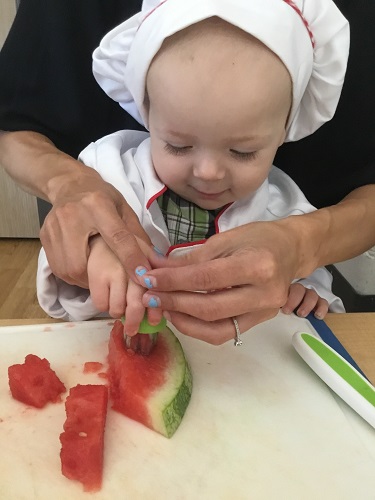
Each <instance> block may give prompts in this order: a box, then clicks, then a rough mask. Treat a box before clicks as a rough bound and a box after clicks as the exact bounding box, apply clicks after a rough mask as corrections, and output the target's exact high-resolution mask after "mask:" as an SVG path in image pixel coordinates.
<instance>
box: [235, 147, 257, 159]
mask: <svg viewBox="0 0 375 500" xmlns="http://www.w3.org/2000/svg"><path fill="white" fill-rule="evenodd" d="M229 151H230V152H231V154H232V155H233V156H234V157H235V158H236V159H237V160H243V161H246V160H254V159H255V158H256V156H257V154H258V151H250V152H246V153H244V152H243V151H236V150H235V149H230V150H229Z"/></svg>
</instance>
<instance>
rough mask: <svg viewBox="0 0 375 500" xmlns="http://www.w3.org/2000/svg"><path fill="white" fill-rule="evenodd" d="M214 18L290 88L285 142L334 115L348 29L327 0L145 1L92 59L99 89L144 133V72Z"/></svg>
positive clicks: (306, 132) (341, 17)
mask: <svg viewBox="0 0 375 500" xmlns="http://www.w3.org/2000/svg"><path fill="white" fill-rule="evenodd" d="M213 16H217V17H219V18H221V19H223V20H224V21H227V22H228V23H230V24H232V25H234V26H237V27H238V28H241V29H242V30H244V31H245V32H247V33H249V34H251V35H253V36H254V37H255V38H257V39H259V40H260V41H261V42H262V43H263V44H264V45H266V46H267V47H268V48H269V49H270V50H272V51H273V52H274V53H275V54H276V55H277V56H278V57H279V58H280V59H281V61H283V63H284V65H285V66H286V68H287V69H288V70H289V73H290V76H291V79H292V83H293V103H292V109H291V112H290V116H289V121H288V124H287V135H286V141H296V140H298V139H301V138H303V137H306V136H307V135H309V134H312V133H313V132H314V131H315V130H317V129H318V128H319V127H320V126H321V125H322V124H323V123H325V122H326V121H328V120H330V119H331V118H332V117H333V115H334V113H335V110H336V107H337V103H338V101H339V98H340V94H341V89H342V85H343V81H344V76H345V71H346V64H347V59H348V53H349V24H348V21H347V20H346V19H345V17H344V16H343V15H342V14H341V12H340V11H339V10H338V8H337V7H336V5H335V4H334V3H333V1H332V0H164V1H161V2H160V3H159V2H157V1H155V0H145V1H144V3H143V8H142V11H141V12H139V13H138V14H136V15H135V16H133V17H132V18H130V19H128V20H127V21H125V22H124V23H122V24H120V25H119V26H117V27H116V28H115V29H113V30H112V31H110V32H109V33H108V34H107V35H106V36H105V37H104V38H103V40H102V41H101V43H100V46H99V47H98V48H97V49H96V50H95V51H94V54H93V72H94V76H95V78H96V80H97V82H98V83H99V85H100V86H101V87H102V89H103V90H104V91H105V92H106V93H107V94H108V95H109V96H110V97H111V98H112V99H113V100H115V101H117V102H118V103H119V104H120V106H122V107H123V108H124V109H125V110H126V111H127V112H128V113H130V114H131V115H132V116H133V117H134V118H135V119H136V120H137V121H138V122H139V123H141V124H142V125H145V126H146V127H147V111H146V108H145V106H144V96H145V87H146V76H147V72H148V69H149V66H150V64H151V62H152V60H153V58H154V56H155V55H156V53H157V52H158V51H159V49H160V47H161V45H162V43H163V41H164V40H165V38H167V37H169V36H171V35H173V34H174V33H176V32H178V31H181V30H182V29H184V28H186V27H188V26H190V25H192V24H195V23H197V22H199V21H202V20H204V19H207V18H210V17H213Z"/></svg>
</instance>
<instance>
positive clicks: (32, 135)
mask: <svg viewBox="0 0 375 500" xmlns="http://www.w3.org/2000/svg"><path fill="white" fill-rule="evenodd" d="M0 164H1V165H3V167H4V168H5V170H6V171H7V172H8V173H9V175H10V176H11V177H12V178H13V179H14V180H15V181H16V182H17V183H18V184H19V185H20V186H21V187H22V188H23V189H24V190H25V191H28V192H29V193H31V194H34V195H36V196H39V197H40V198H42V199H44V200H46V201H49V202H50V203H51V204H52V210H51V211H50V212H49V214H48V215H47V218H46V220H45V223H44V225H43V227H42V230H41V234H40V236H41V241H42V243H43V246H44V248H45V250H46V254H47V256H48V260H49V263H50V266H51V269H52V270H53V272H54V274H56V275H57V276H58V277H60V278H61V279H64V281H67V282H68V283H71V284H76V285H80V286H83V287H87V272H86V270H87V257H88V251H89V250H88V248H89V247H88V239H89V238H90V236H93V235H95V234H98V233H100V234H101V235H102V237H103V238H104V240H105V241H106V242H107V244H108V246H109V247H110V248H111V249H112V250H113V251H114V252H115V253H116V254H117V255H118V256H119V258H120V259H121V262H123V263H124V267H125V269H126V270H127V272H128V273H129V275H130V276H134V270H135V268H136V267H137V266H138V265H144V266H146V267H148V268H149V267H150V266H149V264H148V261H147V259H146V257H145V256H144V254H143V253H142V252H141V251H140V249H139V246H138V243H137V241H136V238H135V236H138V237H139V238H141V239H142V240H144V241H146V242H149V239H148V237H147V235H146V234H145V232H144V231H143V229H142V227H141V226H140V224H139V221H138V218H137V217H136V215H135V214H134V212H133V211H132V210H131V208H130V207H129V206H128V204H127V203H126V202H125V200H124V198H123V197H122V195H121V194H120V193H119V192H118V191H117V190H116V189H115V188H114V187H113V186H112V185H111V184H108V183H107V182H104V181H103V179H102V178H101V177H100V176H99V174H98V173H97V172H96V171H95V170H94V169H91V168H89V167H87V166H85V165H83V164H82V163H81V162H79V161H77V160H75V159H73V158H72V157H70V156H69V155H67V154H66V153H63V152H62V151H60V150H58V149H57V148H56V147H55V146H54V145H53V143H52V142H51V141H50V140H49V139H48V138H46V137H45V136H43V135H41V134H38V133H36V132H2V133H0Z"/></svg>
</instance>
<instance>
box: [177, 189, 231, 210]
mask: <svg viewBox="0 0 375 500" xmlns="http://www.w3.org/2000/svg"><path fill="white" fill-rule="evenodd" d="M180 196H182V198H184V199H185V200H188V201H190V202H192V203H194V204H195V205H197V206H198V207H200V208H203V209H204V210H218V209H219V208H222V207H223V206H225V205H227V204H228V203H232V202H233V201H234V200H233V197H231V196H230V193H229V190H226V191H223V192H221V193H213V194H208V193H201V192H199V191H196V190H192V192H191V191H190V192H189V193H186V194H185V195H183V194H180Z"/></svg>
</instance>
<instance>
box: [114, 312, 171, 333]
mask: <svg viewBox="0 0 375 500" xmlns="http://www.w3.org/2000/svg"><path fill="white" fill-rule="evenodd" d="M121 321H122V323H124V322H125V316H122V317H121ZM166 325H167V321H166V319H165V318H164V317H163V318H161V320H160V322H159V323H158V324H157V325H150V323H149V322H148V321H147V316H145V317H144V318H143V319H142V321H141V323H140V325H139V328H138V333H148V334H152V333H158V332H160V330H163V329H164V328H165V327H166Z"/></svg>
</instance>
